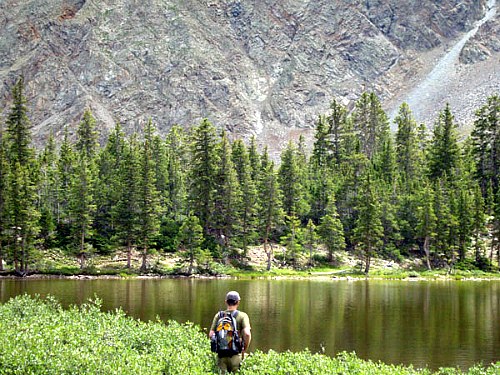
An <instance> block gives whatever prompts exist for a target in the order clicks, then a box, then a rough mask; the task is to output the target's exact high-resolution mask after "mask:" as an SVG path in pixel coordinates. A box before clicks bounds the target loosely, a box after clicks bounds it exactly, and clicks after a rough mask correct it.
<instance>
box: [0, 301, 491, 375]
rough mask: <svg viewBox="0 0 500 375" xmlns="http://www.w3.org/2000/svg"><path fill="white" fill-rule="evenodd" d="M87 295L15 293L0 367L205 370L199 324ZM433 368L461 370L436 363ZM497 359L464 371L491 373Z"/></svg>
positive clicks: (316, 369)
mask: <svg viewBox="0 0 500 375" xmlns="http://www.w3.org/2000/svg"><path fill="white" fill-rule="evenodd" d="M100 307H101V304H100V301H99V300H95V301H91V302H89V303H87V304H84V305H82V306H80V307H76V306H73V307H71V308H69V309H63V308H62V307H61V306H60V304H59V303H58V302H57V301H56V300H55V299H53V298H51V297H49V298H47V299H41V298H38V297H35V298H33V297H29V296H26V295H25V296H18V297H16V298H13V299H11V300H10V301H9V302H7V303H6V304H4V305H0V374H19V375H21V374H23V375H25V374H37V375H38V374H124V375H125V374H213V373H217V369H216V366H215V358H214V356H213V354H212V353H211V352H210V349H209V343H208V339H207V338H206V335H205V334H204V333H203V332H202V331H201V330H200V329H199V327H196V326H193V325H192V324H179V323H177V322H175V321H169V322H168V324H167V325H165V324H164V323H163V322H160V321H157V322H141V321H138V320H135V319H132V318H130V317H127V316H126V315H125V314H124V313H123V311H121V310H117V311H115V312H112V313H104V312H101V311H100ZM240 373H241V374H243V375H245V374H273V375H274V374H382V375H386V374H432V372H430V371H429V370H416V369H413V368H411V367H401V366H393V365H386V364H383V363H379V362H377V363H375V362H371V361H363V360H361V359H359V358H357V357H356V356H355V355H354V354H348V353H342V354H340V355H339V356H337V357H335V358H330V357H327V356H324V355H320V354H312V353H310V352H308V351H303V352H299V353H291V352H286V353H276V352H273V351H270V352H269V353H262V352H260V351H256V352H255V353H253V354H252V355H250V356H248V357H247V359H246V360H245V361H244V363H243V366H242V368H241V371H240ZM438 373H439V374H461V372H460V371H459V370H457V369H442V370H440V371H439V372H438ZM499 373H500V362H498V363H497V364H495V365H492V366H490V367H488V368H483V367H480V366H477V367H473V368H471V369H470V370H469V371H468V372H467V374H470V375H479V374H487V375H493V374H499Z"/></svg>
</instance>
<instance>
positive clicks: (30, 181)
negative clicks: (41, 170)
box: [6, 77, 39, 274]
mask: <svg viewBox="0 0 500 375" xmlns="http://www.w3.org/2000/svg"><path fill="white" fill-rule="evenodd" d="M23 88H24V80H23V78H22V77H21V78H20V79H19V80H18V81H17V83H16V85H15V86H14V87H13V89H12V97H13V104H12V107H11V110H10V113H9V114H8V117H7V135H8V137H7V140H6V141H7V149H8V150H9V152H8V154H7V155H8V161H9V165H10V173H9V181H8V183H7V185H8V186H9V188H10V191H9V194H8V195H9V197H10V199H9V209H8V213H9V225H10V227H11V228H12V231H11V234H12V247H13V253H12V257H13V260H14V268H15V269H16V271H19V272H21V273H22V274H25V273H26V272H27V271H28V262H29V260H30V256H31V253H32V252H33V250H34V240H35V236H36V234H37V233H38V231H39V227H38V218H39V212H38V211H37V209H36V202H37V195H36V182H37V177H36V173H37V166H36V160H35V158H34V154H35V153H34V149H33V147H32V145H31V124H30V121H29V118H28V115H27V107H26V102H27V101H26V98H25V96H24V94H23Z"/></svg>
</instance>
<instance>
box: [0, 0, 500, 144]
mask: <svg viewBox="0 0 500 375" xmlns="http://www.w3.org/2000/svg"><path fill="white" fill-rule="evenodd" d="M489 3H491V1H489ZM493 3H495V2H493ZM486 11H487V4H486V1H485V0H481V1H477V0H448V1H439V2H436V1H431V0H418V1H417V0H414V1H413V0H410V1H408V0H405V1H403V0H389V1H382V0H364V1H361V0H359V1H356V0H350V1H349V0H336V1H335V0H334V1H332V0H314V1H303V0H285V1H274V0H273V1H271V0H262V1H222V0H212V1H201V0H182V1H181V0H172V1H167V0H147V1H144V0H141V1H139V0H46V1H43V2H41V1H38V0H24V1H16V0H3V1H2V2H0V25H1V27H2V37H1V38H0V77H1V80H2V86H1V87H0V97H1V98H2V102H1V106H2V107H8V105H9V97H10V90H11V87H12V85H13V83H14V82H15V80H16V79H17V77H18V76H19V75H24V77H25V81H26V83H27V86H26V94H27V97H28V100H29V109H30V118H31V121H32V124H33V126H34V128H33V133H34V138H35V140H36V142H37V143H38V144H41V143H43V141H44V140H45V139H46V138H47V137H48V135H49V134H50V133H51V132H52V133H53V134H54V135H55V136H56V137H58V136H60V135H61V134H62V131H63V128H64V127H65V126H66V125H68V126H69V129H70V134H71V133H74V129H75V127H76V124H77V123H78V121H79V120H80V118H81V115H82V113H83V111H84V110H85V108H90V109H91V110H92V112H93V114H94V116H95V117H96V118H97V119H98V124H99V127H100V130H101V135H102V138H103V139H104V138H105V137H106V135H107V134H108V132H109V129H110V128H111V127H112V126H114V124H115V123H116V122H120V123H121V124H122V126H123V128H124V129H125V130H126V131H127V132H129V133H132V132H134V131H139V132H140V131H141V129H142V127H143V125H144V124H145V122H146V121H147V119H149V118H151V119H152V120H153V121H154V122H155V123H156V126H157V127H158V130H159V132H160V133H163V134H164V133H166V132H167V131H168V129H170V127H171V126H172V125H173V124H180V125H182V126H185V127H190V126H192V125H193V124H197V123H199V121H200V120H201V119H202V118H205V117H206V118H208V119H210V120H211V121H212V122H213V123H214V124H215V125H216V126H217V127H218V128H221V129H227V130H228V131H229V132H230V134H231V136H232V137H233V138H237V137H242V138H244V139H248V138H249V137H251V136H252V135H255V136H256V137H257V140H258V143H260V144H262V145H263V144H267V145H269V146H270V148H271V151H276V152H277V151H279V150H280V149H281V147H282V145H283V144H284V143H286V141H287V140H288V139H294V138H296V137H297V136H298V135H299V134H306V135H308V134H309V135H310V134H311V132H310V129H312V128H313V127H314V125H315V122H316V119H317V116H318V115H319V114H323V113H325V112H327V111H328V107H329V104H330V102H331V100H332V99H333V98H337V99H339V100H340V101H341V102H343V103H344V104H345V105H347V106H348V107H349V108H352V105H353V103H354V101H355V100H356V99H357V98H358V97H359V95H360V94H361V93H362V92H363V91H365V90H370V91H375V92H376V93H377V94H378V95H379V97H380V98H381V100H382V101H383V102H384V103H386V108H387V109H388V110H390V109H392V108H395V107H397V106H398V105H399V104H400V102H398V100H399V98H403V97H404V95H403V94H404V93H405V92H406V91H408V90H409V89H410V88H411V87H410V86H411V83H412V82H418V80H419V79H420V78H419V77H422V76H424V75H425V74H426V73H427V72H428V71H429V70H430V69H431V68H432V64H434V63H435V61H436V59H438V58H439V53H441V52H443V53H444V52H445V50H446V48H449V46H450V45H452V44H453V43H454V41H455V40H457V39H458V38H459V37H460V36H461V35H463V34H464V33H466V32H467V31H468V30H469V29H471V28H472V27H473V26H474V25H475V23H476V22H477V21H478V20H480V19H481V18H483V17H484V14H485V13H486ZM483 27H485V28H486V27H489V28H493V29H495V28H496V29H498V16H496V17H494V18H493V19H492V20H491V21H490V22H488V23H487V24H485V25H484V26H482V27H481V30H480V31H479V32H478V34H477V40H476V41H475V42H474V44H470V45H468V47H467V48H468V52H464V54H463V58H462V60H463V61H462V63H463V64H467V65H472V66H474V65H476V64H483V65H484V64H485V61H496V62H498V50H499V49H498V37H497V36H496V37H494V36H491V35H490V33H489V32H484V31H483V30H482V28H483ZM495 38H497V39H495ZM471 43H472V42H471ZM430 55H432V56H433V59H430V58H429V56H430ZM483 65H481V66H482V67H483V68H482V69H483V70H482V71H483V72H484V69H485V68H484V66H483ZM497 65H498V64H497ZM492 66H495V65H494V64H493V65H492ZM471 78H473V73H471ZM460 110H463V108H460ZM6 112H8V109H7V108H4V110H3V116H5V114H6Z"/></svg>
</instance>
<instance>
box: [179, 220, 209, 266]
mask: <svg viewBox="0 0 500 375" xmlns="http://www.w3.org/2000/svg"><path fill="white" fill-rule="evenodd" d="M202 244H203V228H202V226H201V225H200V221H199V220H198V218H197V217H196V216H194V215H189V216H188V217H187V218H186V220H185V221H184V223H182V226H181V228H180V230H179V247H180V255H181V257H182V258H183V259H185V260H186V261H187V262H188V271H187V273H188V275H191V274H192V273H193V268H194V265H195V263H197V264H200V263H201V262H200V258H202V257H203V256H204V255H205V254H204V252H203V251H202V249H201V245H202Z"/></svg>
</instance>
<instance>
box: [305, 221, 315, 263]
mask: <svg viewBox="0 0 500 375" xmlns="http://www.w3.org/2000/svg"><path fill="white" fill-rule="evenodd" d="M304 237H305V238H304V243H305V246H306V247H307V248H308V249H309V267H312V266H313V250H314V247H315V246H316V241H317V240H318V236H317V233H316V225H314V223H313V221H312V220H311V219H309V221H308V222H307V226H306V231H305V236H304Z"/></svg>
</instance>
